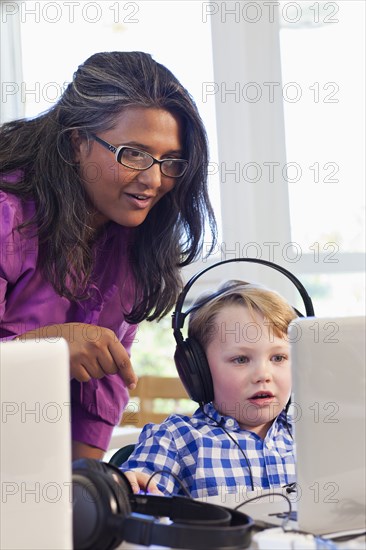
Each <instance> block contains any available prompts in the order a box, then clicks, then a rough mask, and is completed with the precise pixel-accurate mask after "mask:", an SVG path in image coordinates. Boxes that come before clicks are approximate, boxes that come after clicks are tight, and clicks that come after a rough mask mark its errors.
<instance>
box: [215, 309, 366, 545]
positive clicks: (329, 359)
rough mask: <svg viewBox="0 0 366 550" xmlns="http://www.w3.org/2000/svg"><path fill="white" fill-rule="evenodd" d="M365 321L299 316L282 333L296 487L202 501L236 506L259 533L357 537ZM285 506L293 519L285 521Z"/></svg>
mask: <svg viewBox="0 0 366 550" xmlns="http://www.w3.org/2000/svg"><path fill="white" fill-rule="evenodd" d="M365 328H366V327H365V317H333V318H301V319H296V320H295V321H293V322H292V323H291V325H290V327H289V340H290V344H291V355H292V372H293V374H292V376H293V397H292V405H291V409H292V414H293V418H294V437H295V441H296V471H297V486H296V490H295V491H291V492H288V489H286V488H280V489H269V490H257V491H254V492H252V491H246V492H245V495H244V493H241V494H238V493H233V494H229V493H228V492H227V493H224V492H222V493H221V494H220V495H218V496H216V497H208V498H206V499H204V500H206V501H207V502H211V503H213V504H221V505H223V506H227V507H229V508H230V507H236V506H238V505H239V504H240V503H242V502H243V501H244V500H248V501H249V499H251V498H255V497H258V496H260V495H262V496H263V495H266V498H260V499H257V500H255V501H254V502H250V503H249V502H248V504H245V505H244V506H242V507H241V508H240V510H241V511H242V512H244V513H246V514H248V515H249V516H251V517H252V518H253V519H255V520H256V521H257V522H258V524H259V525H261V524H262V526H263V527H268V528H270V527H272V526H273V527H274V526H282V525H284V524H286V529H297V530H300V531H305V532H309V533H313V534H315V535H326V534H333V533H338V534H339V533H349V532H351V531H354V532H363V531H365V529H366V519H365V517H366V516H365V514H366V509H365V488H366V480H365V465H366V456H365V449H366V442H365V433H366V424H365V412H366V404H365V387H366V380H365ZM281 494H282V495H284V496H285V497H287V498H288V499H289V500H290V503H291V508H292V514H291V516H290V519H289V521H286V520H287V517H288V511H289V504H288V502H287V500H285V498H283V497H281V496H280V495H281Z"/></svg>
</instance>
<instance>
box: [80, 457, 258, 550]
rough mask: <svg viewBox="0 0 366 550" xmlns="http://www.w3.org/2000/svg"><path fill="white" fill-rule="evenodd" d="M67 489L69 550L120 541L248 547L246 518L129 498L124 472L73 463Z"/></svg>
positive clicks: (102, 548) (172, 500)
mask: <svg viewBox="0 0 366 550" xmlns="http://www.w3.org/2000/svg"><path fill="white" fill-rule="evenodd" d="M72 487H73V539H74V549H75V550H112V549H113V548H117V546H119V545H120V544H121V543H122V542H123V541H126V542H130V543H133V544H141V545H143V546H150V545H152V544H155V545H158V546H168V547H171V548H189V549H192V550H207V549H208V548H210V550H216V549H217V550H221V549H222V550H224V549H225V548H226V549H228V550H236V549H237V550H239V549H242V548H246V547H248V546H249V544H250V540H251V528H252V526H253V520H252V519H251V518H250V517H249V516H247V515H245V514H243V513H241V512H238V511H236V510H231V509H227V508H224V507H221V506H216V505H214V504H207V503H204V502H199V501H196V500H193V499H190V498H187V497H180V496H172V497H170V496H159V495H136V494H133V492H132V489H131V486H130V483H129V481H128V479H127V477H126V476H125V474H124V473H123V472H122V471H121V470H119V469H118V468H117V467H115V466H113V465H112V464H108V463H106V462H99V461H97V460H93V459H80V460H77V461H75V462H73V474H72ZM159 517H169V518H170V519H171V523H170V524H166V523H162V522H159V519H158V518H159Z"/></svg>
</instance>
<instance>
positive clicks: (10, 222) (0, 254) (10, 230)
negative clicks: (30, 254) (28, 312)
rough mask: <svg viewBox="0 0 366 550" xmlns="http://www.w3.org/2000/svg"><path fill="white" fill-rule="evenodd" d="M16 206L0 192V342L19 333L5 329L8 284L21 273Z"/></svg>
mask: <svg viewBox="0 0 366 550" xmlns="http://www.w3.org/2000/svg"><path fill="white" fill-rule="evenodd" d="M16 213H17V210H16V207H15V205H14V204H13V203H12V202H11V201H9V200H8V197H7V195H6V194H5V193H4V192H2V191H0V340H1V341H6V340H11V339H13V338H15V337H16V336H17V333H16V332H15V331H14V333H13V332H10V331H9V332H8V331H5V330H4V329H3V326H2V324H3V318H4V315H5V309H6V292H7V288H8V284H9V283H10V284H12V283H15V281H16V280H17V278H18V277H19V275H20V272H21V263H22V262H21V252H22V250H21V244H20V242H19V238H18V232H16V231H14V228H15V227H16V226H17V225H18V224H19V220H18V219H17V216H16Z"/></svg>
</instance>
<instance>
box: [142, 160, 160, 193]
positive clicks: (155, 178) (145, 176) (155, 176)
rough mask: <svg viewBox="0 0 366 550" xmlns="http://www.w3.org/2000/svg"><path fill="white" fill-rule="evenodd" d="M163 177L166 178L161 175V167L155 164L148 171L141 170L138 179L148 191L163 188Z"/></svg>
mask: <svg viewBox="0 0 366 550" xmlns="http://www.w3.org/2000/svg"><path fill="white" fill-rule="evenodd" d="M162 177H164V176H163V175H162V173H161V170H160V165H159V164H153V165H152V166H150V168H147V169H146V170H140V171H139V172H138V174H137V176H136V179H137V180H138V182H139V183H141V184H143V185H145V186H146V187H147V188H148V189H158V188H159V187H161V184H162V181H161V180H162Z"/></svg>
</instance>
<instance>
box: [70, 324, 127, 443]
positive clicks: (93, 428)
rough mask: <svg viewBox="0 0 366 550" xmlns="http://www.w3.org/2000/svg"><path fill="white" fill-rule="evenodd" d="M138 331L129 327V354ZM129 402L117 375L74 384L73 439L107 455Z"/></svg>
mask: <svg viewBox="0 0 366 550" xmlns="http://www.w3.org/2000/svg"><path fill="white" fill-rule="evenodd" d="M136 331H137V326H136V325H129V328H128V329H127V330H126V332H125V334H124V336H123V338H122V341H121V343H122V344H123V346H124V347H125V349H126V350H127V352H128V353H129V354H130V350H131V345H132V342H133V339H134V335H135V333H136ZM128 400H129V394H128V390H127V388H126V386H125V384H124V382H123V380H122V378H121V377H120V376H119V375H118V374H113V375H108V376H105V377H104V378H102V379H100V380H95V379H93V380H90V381H89V382H84V383H81V382H78V381H77V380H72V381H71V404H72V405H71V414H72V439H73V440H76V441H81V442H82V443H86V444H87V445H92V446H93V447H98V448H100V449H103V450H104V451H106V450H107V448H108V445H109V441H110V439H111V436H112V431H113V428H114V426H116V425H118V424H119V422H120V419H121V416H122V412H123V410H124V408H125V407H126V405H127V403H128Z"/></svg>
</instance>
